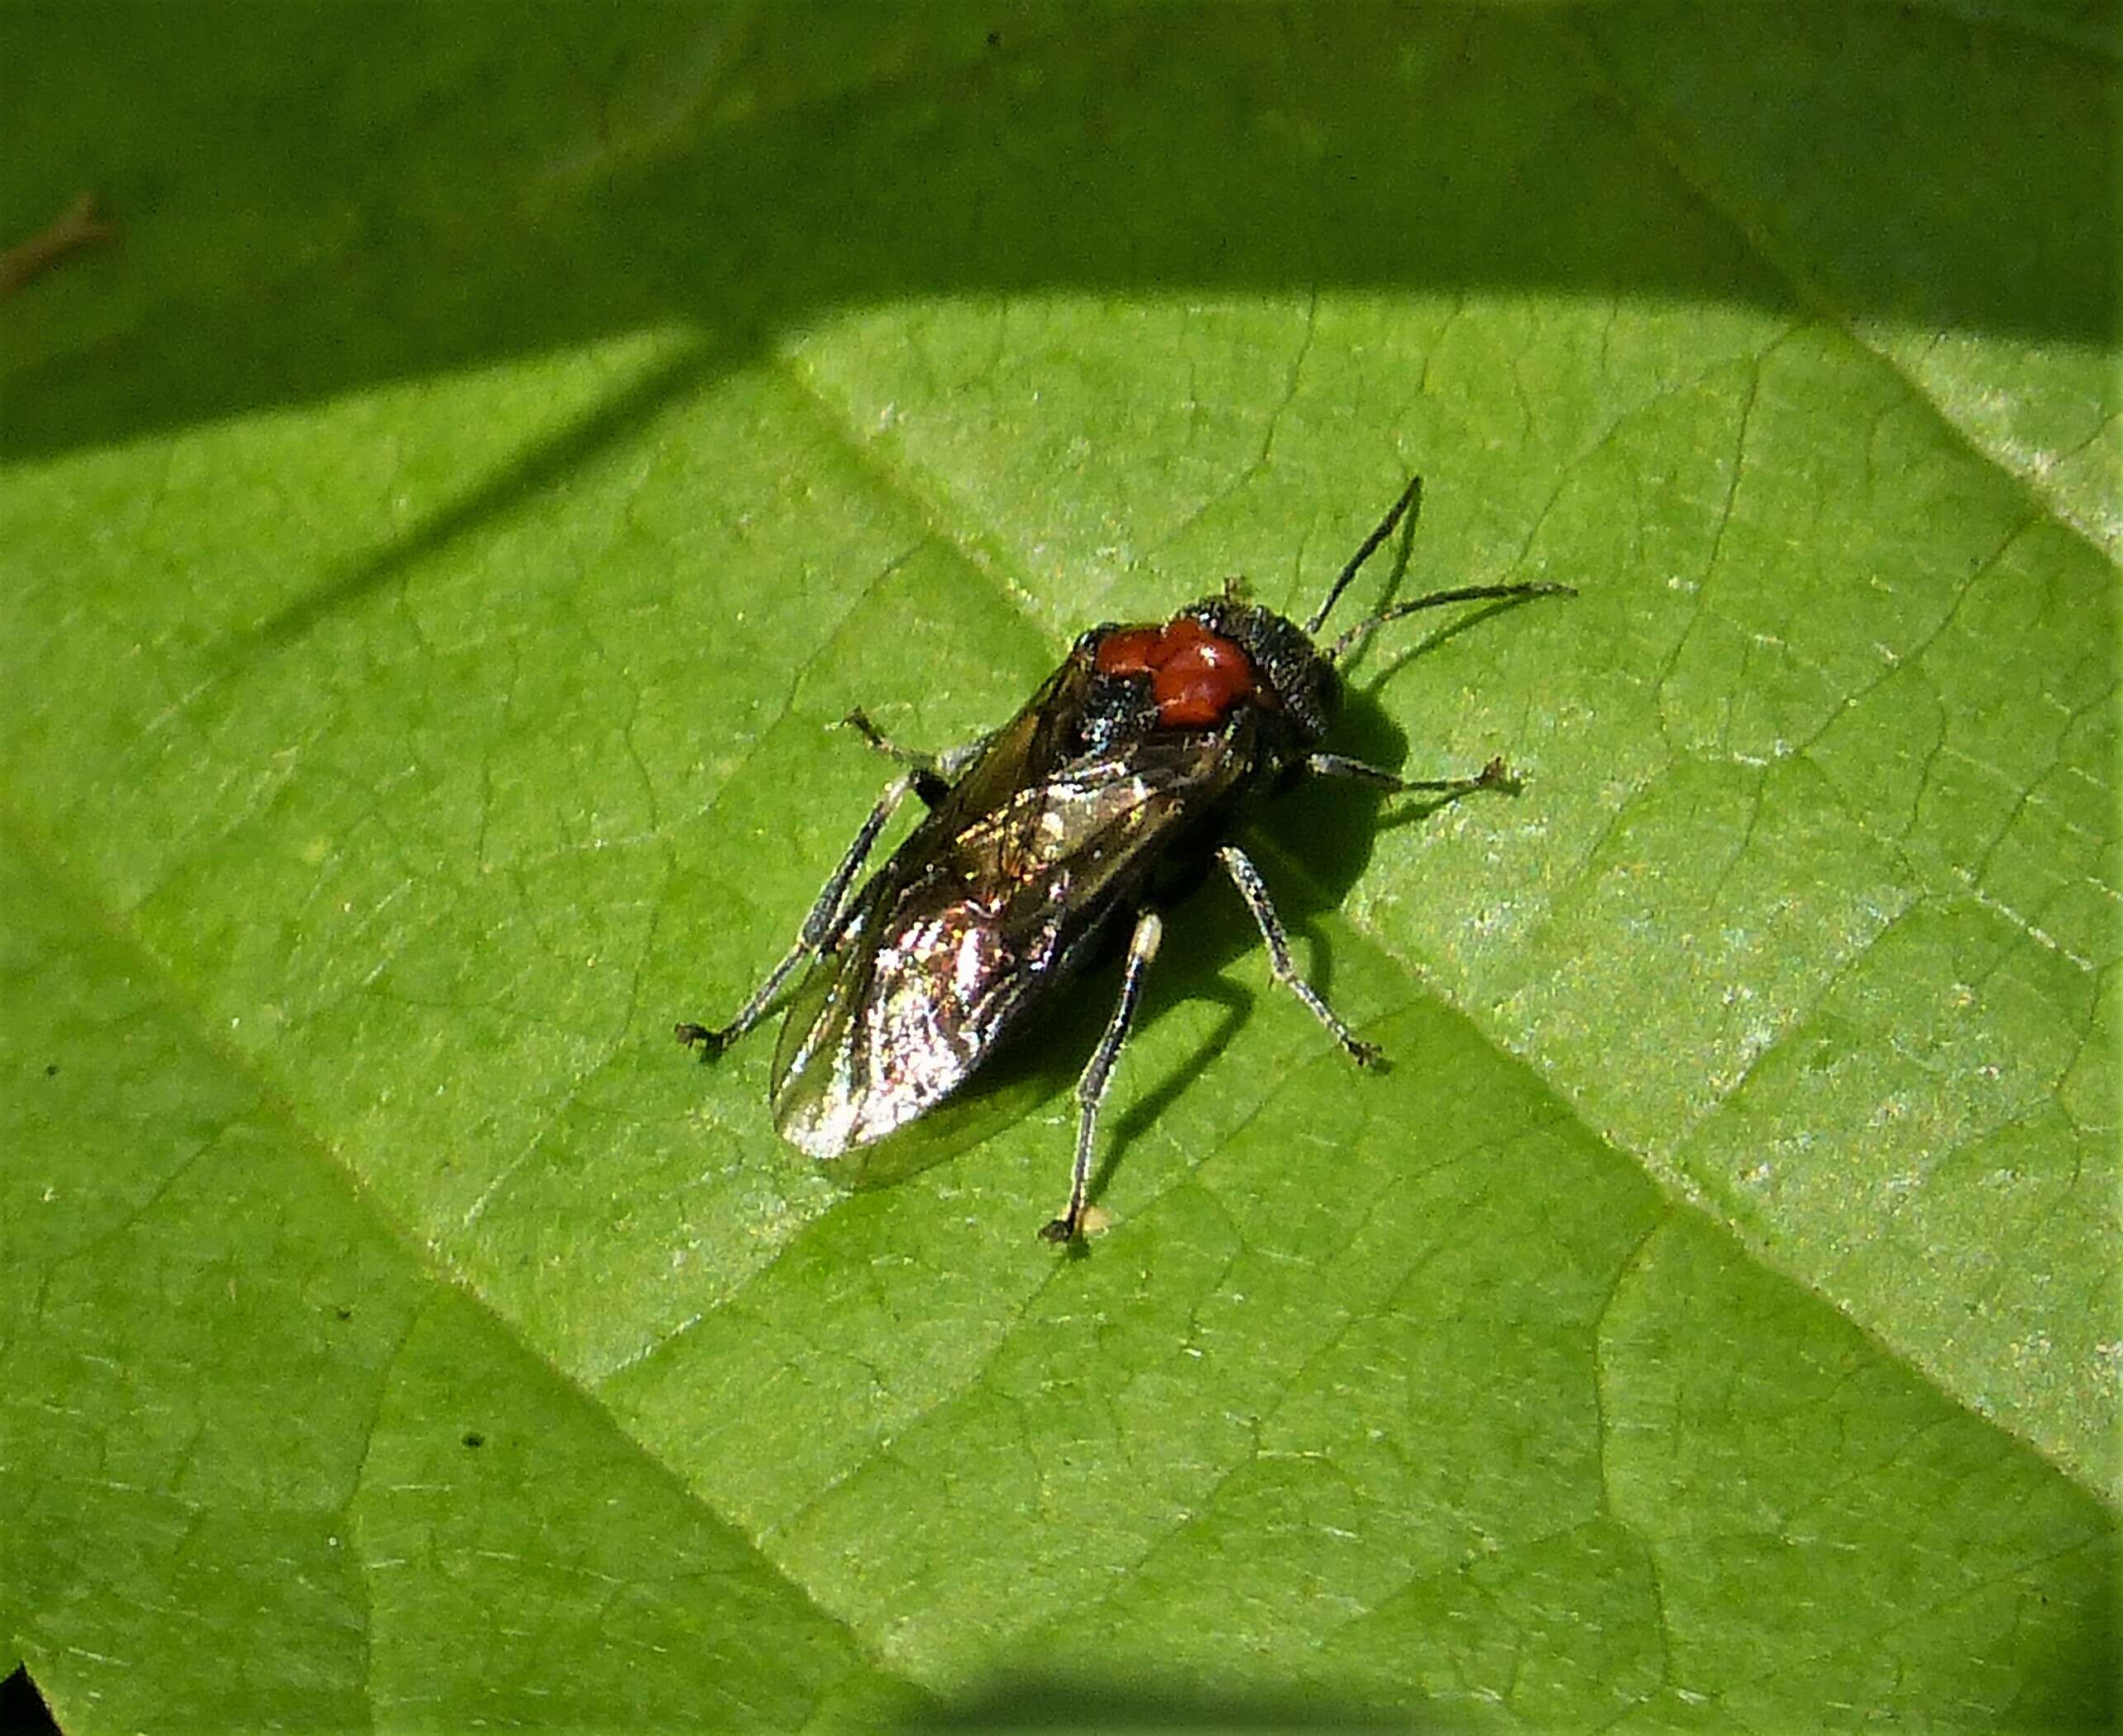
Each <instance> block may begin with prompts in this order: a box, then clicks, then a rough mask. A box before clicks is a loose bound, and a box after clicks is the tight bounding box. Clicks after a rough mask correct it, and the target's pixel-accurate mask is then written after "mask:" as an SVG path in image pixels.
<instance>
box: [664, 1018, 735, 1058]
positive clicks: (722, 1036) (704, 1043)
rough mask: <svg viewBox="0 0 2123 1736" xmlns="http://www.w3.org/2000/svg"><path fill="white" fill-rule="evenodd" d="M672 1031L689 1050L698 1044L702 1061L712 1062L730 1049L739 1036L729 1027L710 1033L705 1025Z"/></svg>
mask: <svg viewBox="0 0 2123 1736" xmlns="http://www.w3.org/2000/svg"><path fill="white" fill-rule="evenodd" d="M672 1031H673V1032H674V1033H675V1035H677V1039H678V1040H679V1041H680V1042H681V1043H683V1044H684V1045H686V1047H687V1048H688V1049H691V1048H692V1047H694V1046H695V1045H696V1044H697V1045H699V1047H700V1059H702V1060H704V1061H712V1060H713V1059H715V1057H716V1056H717V1055H720V1054H721V1053H722V1052H723V1050H725V1049H727V1048H729V1045H730V1044H731V1042H732V1041H733V1040H734V1039H735V1038H736V1035H737V1031H736V1030H735V1028H734V1027H733V1026H724V1028H723V1029H722V1030H720V1031H710V1030H709V1029H708V1027H707V1026H705V1025H677V1026H672Z"/></svg>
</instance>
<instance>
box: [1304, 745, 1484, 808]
mask: <svg viewBox="0 0 2123 1736" xmlns="http://www.w3.org/2000/svg"><path fill="white" fill-rule="evenodd" d="M1305 769H1306V770H1307V771H1308V772H1311V773H1312V774H1313V776H1314V777H1345V778H1347V779H1349V780H1350V781H1351V782H1356V783H1368V784H1375V785H1377V786H1378V787H1379V788H1380V789H1382V790H1390V791H1393V792H1394V794H1395V795H1401V794H1403V793H1405V792H1406V791H1410V790H1427V791H1431V792H1432V794H1435V795H1439V796H1446V797H1447V798H1448V799H1449V798H1450V797H1451V796H1465V795H1466V794H1467V793H1468V792H1469V791H1473V790H1507V791H1511V792H1513V793H1514V794H1515V793H1517V791H1518V779H1517V778H1516V777H1513V776H1512V775H1511V768H1510V767H1509V766H1507V765H1506V764H1504V762H1503V761H1502V760H1501V759H1492V760H1491V761H1490V762H1489V763H1488V764H1487V765H1485V766H1484V767H1483V768H1481V770H1480V772H1477V773H1475V776H1474V777H1402V776H1401V775H1400V773H1399V772H1389V771H1388V770H1387V769H1386V768H1384V766H1370V765H1366V764H1365V763H1364V762H1363V761H1362V760H1360V759H1349V758H1345V757H1344V756H1342V755H1341V754H1339V753H1308V754H1307V755H1306V756H1305Z"/></svg>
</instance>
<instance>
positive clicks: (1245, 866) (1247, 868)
mask: <svg viewBox="0 0 2123 1736" xmlns="http://www.w3.org/2000/svg"><path fill="white" fill-rule="evenodd" d="M1351 763H1352V764H1353V763H1355V762H1353V761H1352V762H1351ZM1367 769H1368V768H1367ZM1217 861H1219V862H1221V863H1223V865H1224V872H1225V873H1227V874H1229V875H1230V876H1231V884H1232V885H1234V886H1236V887H1237V888H1238V892H1239V896H1240V897H1241V898H1243V899H1245V900H1246V908H1247V909H1248V910H1250V911H1252V912H1253V920H1254V921H1255V922H1256V923H1258V924H1259V925H1260V938H1261V939H1262V940H1265V941H1266V942H1267V943H1268V968H1269V970H1270V971H1272V972H1273V973H1274V977H1275V980H1276V981H1277V982H1278V983H1281V984H1282V985H1283V986H1284V988H1287V989H1289V991H1290V992H1291V993H1292V994H1293V995H1295V996H1296V997H1298V999H1299V1000H1300V1001H1303V1002H1304V1003H1305V1005H1306V1006H1307V1007H1310V1008H1311V1009H1312V1015H1313V1017H1314V1018H1316V1019H1317V1020H1318V1021H1320V1023H1321V1024H1322V1025H1324V1026H1327V1029H1328V1030H1329V1031H1332V1032H1333V1033H1334V1036H1335V1040H1336V1042H1338V1043H1340V1044H1341V1046H1342V1047H1343V1048H1344V1049H1346V1050H1348V1051H1349V1058H1350V1059H1351V1060H1353V1061H1355V1062H1356V1064H1357V1065H1358V1066H1360V1067H1368V1066H1370V1064H1372V1063H1373V1062H1374V1061H1375V1060H1377V1059H1379V1051H1378V1050H1377V1049H1376V1048H1375V1047H1374V1046H1373V1045H1370V1044H1369V1043H1364V1042H1360V1041H1358V1040H1357V1039H1356V1036H1355V1035H1354V1034H1352V1033H1351V1031H1350V1029H1349V1027H1348V1026H1346V1025H1345V1024H1343V1023H1342V1022H1341V1020H1340V1019H1339V1018H1337V1017H1336V1016H1335V1011H1334V1009H1333V1008H1332V1007H1329V1006H1328V1005H1327V1002H1324V1001H1322V999H1321V998H1320V996H1319V991H1318V990H1317V989H1316V988H1313V986H1312V984H1311V983H1308V982H1307V981H1305V979H1304V978H1303V976H1302V975H1301V974H1299V973H1298V967H1297V965H1296V964H1295V963H1294V962H1293V960H1292V959H1291V957H1290V939H1289V935H1286V934H1285V933H1284V930H1283V919H1282V918H1281V917H1280V916H1277V915H1276V914H1275V906H1274V904H1273V903H1271V902H1270V901H1269V897H1268V887H1267V885H1266V883H1265V882H1264V881H1263V880H1262V879H1261V878H1260V869H1259V868H1255V866H1254V865H1253V863H1252V860H1251V858H1249V857H1248V856H1247V855H1246V852H1245V851H1244V850H1241V849H1240V848H1239V847H1238V846H1237V845H1236V844H1226V845H1224V846H1223V847H1222V849H1219V850H1218V851H1217Z"/></svg>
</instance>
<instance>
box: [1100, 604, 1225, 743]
mask: <svg viewBox="0 0 2123 1736" xmlns="http://www.w3.org/2000/svg"><path fill="white" fill-rule="evenodd" d="M1098 667H1099V669H1100V670H1101V671H1102V672H1103V673H1105V674H1107V675H1142V674H1145V673H1146V674H1148V675H1149V677H1150V697H1151V698H1153V699H1154V700H1155V701H1157V720H1158V722H1160V724H1163V725H1165V726H1166V727H1168V728H1170V729H1200V728H1201V727H1202V726H1203V725H1206V724H1213V723H1219V722H1221V721H1222V719H1223V717H1224V714H1225V713H1226V712H1227V711H1229V710H1231V707H1232V706H1233V705H1237V704H1238V703H1239V702H1240V701H1241V700H1249V699H1251V698H1252V697H1253V696H1254V691H1255V677H1254V673H1253V659H1252V658H1250V657H1248V656H1247V655H1246V651H1245V648H1243V647H1242V646H1241V645H1239V644H1238V643H1236V641H1235V640H1232V639H1227V638H1224V636H1223V635H1222V634H1217V633H1212V632H1211V631H1210V630H1209V629H1207V627H1205V626H1203V624H1202V623H1201V622H1200V621H1198V620H1197V619H1195V618H1194V617H1193V615H1174V617H1173V618H1172V619H1170V620H1169V621H1167V622H1166V623H1165V624H1164V625H1163V626H1162V627H1124V628H1121V629H1120V630H1119V631H1117V632H1115V633H1109V634H1107V635H1106V637H1105V638H1103V639H1102V640H1101V641H1100V642H1099V646H1098Z"/></svg>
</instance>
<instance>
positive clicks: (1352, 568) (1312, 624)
mask: <svg viewBox="0 0 2123 1736" xmlns="http://www.w3.org/2000/svg"><path fill="white" fill-rule="evenodd" d="M1411 513H1413V514H1414V515H1415V516H1416V517H1417V518H1421V517H1422V516H1423V478H1422V477H1420V476H1410V477H1409V478H1408V486H1407V487H1406V488H1404V489H1403V490H1401V497H1400V499H1399V500H1396V501H1394V504H1393V505H1392V507H1391V508H1390V509H1389V510H1388V511H1387V514H1386V515H1385V517H1384V518H1383V519H1379V528H1377V529H1376V530H1375V531H1373V532H1372V533H1371V534H1370V536H1368V537H1366V538H1364V541H1363V543H1362V545H1361V546H1360V548H1358V549H1357V551H1356V553H1355V554H1353V555H1351V556H1350V557H1349V564H1348V565H1347V566H1346V567H1343V568H1342V569H1341V571H1340V572H1338V573H1337V574H1336V575H1335V580H1334V583H1333V584H1332V585H1331V586H1328V587H1327V595H1326V596H1325V597H1323V598H1322V599H1321V600H1320V605H1319V607H1318V608H1317V609H1315V610H1313V618H1312V619H1310V620H1309V621H1307V622H1306V623H1305V637H1306V638H1317V637H1318V636H1319V630H1320V629H1321V628H1322V627H1324V626H1325V625H1327V611H1328V610H1331V609H1332V608H1333V607H1334V605H1335V603H1336V600H1338V599H1339V598H1340V597H1341V593H1342V592H1343V591H1346V590H1347V589H1348V588H1349V581H1351V579H1353V578H1355V577H1356V571H1357V569H1358V568H1359V567H1361V566H1363V564H1364V563H1365V562H1366V561H1368V560H1370V558H1371V557H1372V556H1373V555H1374V554H1375V553H1376V552H1378V548H1379V544H1380V543H1383V542H1384V541H1385V540H1386V538H1388V537H1390V536H1391V535H1392V534H1393V533H1394V528H1395V527H1396V526H1397V525H1399V523H1400V521H1401V520H1402V519H1403V518H1406V517H1407V516H1408V514H1411ZM1327 655H1328V656H1329V657H1332V656H1333V655H1334V653H1332V652H1331V651H1330V652H1329V653H1327Z"/></svg>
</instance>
